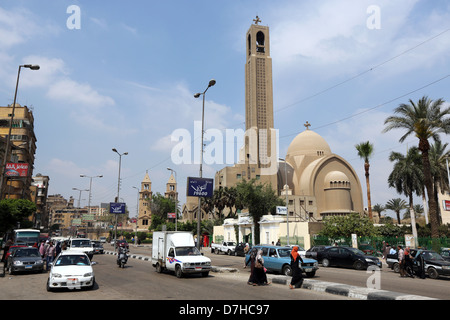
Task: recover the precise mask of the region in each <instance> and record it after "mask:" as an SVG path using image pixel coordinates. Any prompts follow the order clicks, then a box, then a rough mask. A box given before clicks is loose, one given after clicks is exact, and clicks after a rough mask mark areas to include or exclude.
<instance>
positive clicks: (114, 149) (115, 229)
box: [112, 148, 128, 251]
mask: <svg viewBox="0 0 450 320" xmlns="http://www.w3.org/2000/svg"><path fill="white" fill-rule="evenodd" d="M112 151H114V152H115V153H117V154H118V155H119V178H118V180H117V197H116V201H115V202H119V192H120V167H121V165H122V156H126V155H127V154H128V152H124V153H122V154H120V153H119V151H117V149H116V148H113V149H112ZM116 240H117V213H116V225H115V228H114V251H115V250H116V248H117V245H116Z"/></svg>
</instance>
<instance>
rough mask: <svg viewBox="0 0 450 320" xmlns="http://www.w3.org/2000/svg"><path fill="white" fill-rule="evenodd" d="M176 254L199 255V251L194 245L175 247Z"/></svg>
mask: <svg viewBox="0 0 450 320" xmlns="http://www.w3.org/2000/svg"><path fill="white" fill-rule="evenodd" d="M175 251H176V253H177V256H199V255H201V253H200V251H198V249H197V248H196V247H179V248H176V249H175Z"/></svg>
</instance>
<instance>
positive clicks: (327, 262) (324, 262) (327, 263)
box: [322, 258, 330, 268]
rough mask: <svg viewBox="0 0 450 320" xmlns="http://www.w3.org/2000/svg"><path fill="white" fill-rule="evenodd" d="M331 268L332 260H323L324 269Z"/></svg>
mask: <svg viewBox="0 0 450 320" xmlns="http://www.w3.org/2000/svg"><path fill="white" fill-rule="evenodd" d="M329 266H330V260H328V259H327V258H323V259H322V267H325V268H327V267H329Z"/></svg>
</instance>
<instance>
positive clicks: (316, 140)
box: [287, 130, 331, 156]
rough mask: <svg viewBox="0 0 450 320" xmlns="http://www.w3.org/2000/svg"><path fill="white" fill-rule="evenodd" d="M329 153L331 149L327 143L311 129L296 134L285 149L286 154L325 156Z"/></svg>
mask: <svg viewBox="0 0 450 320" xmlns="http://www.w3.org/2000/svg"><path fill="white" fill-rule="evenodd" d="M329 154H331V149H330V146H329V145H328V143H327V142H326V141H325V139H324V138H322V137H321V136H320V135H319V134H317V133H315V132H314V131H312V130H305V131H303V132H302V133H300V134H298V135H297V136H296V137H295V138H294V140H292V142H291V144H290V145H289V148H288V150H287V155H289V156H298V155H313V156H327V155H329Z"/></svg>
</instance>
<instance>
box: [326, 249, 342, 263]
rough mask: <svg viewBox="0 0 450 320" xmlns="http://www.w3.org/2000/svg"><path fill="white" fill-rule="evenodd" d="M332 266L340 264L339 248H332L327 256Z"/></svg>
mask: <svg viewBox="0 0 450 320" xmlns="http://www.w3.org/2000/svg"><path fill="white" fill-rule="evenodd" d="M326 258H327V259H328V261H329V262H330V265H336V264H337V263H338V262H339V248H330V249H329V250H328V252H327V254H326Z"/></svg>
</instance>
